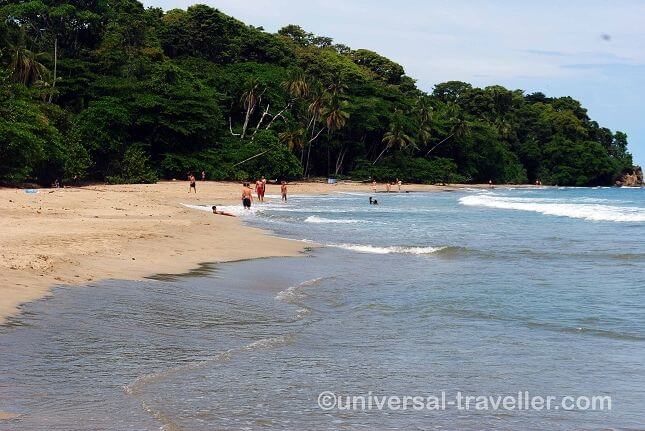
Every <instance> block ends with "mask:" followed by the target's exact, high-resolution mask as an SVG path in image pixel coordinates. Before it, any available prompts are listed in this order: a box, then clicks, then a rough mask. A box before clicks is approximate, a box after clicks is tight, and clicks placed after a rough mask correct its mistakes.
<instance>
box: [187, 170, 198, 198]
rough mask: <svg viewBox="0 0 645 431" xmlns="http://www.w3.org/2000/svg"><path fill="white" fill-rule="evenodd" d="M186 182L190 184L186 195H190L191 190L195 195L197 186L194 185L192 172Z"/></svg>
mask: <svg viewBox="0 0 645 431" xmlns="http://www.w3.org/2000/svg"><path fill="white" fill-rule="evenodd" d="M188 181H189V182H190V186H189V187H188V193H190V192H191V191H193V190H194V191H195V193H197V185H196V184H195V182H196V180H195V175H193V173H192V172H191V173H190V174H189V175H188Z"/></svg>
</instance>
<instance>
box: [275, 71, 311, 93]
mask: <svg viewBox="0 0 645 431" xmlns="http://www.w3.org/2000/svg"><path fill="white" fill-rule="evenodd" d="M282 86H283V87H284V89H285V90H286V91H287V93H289V94H290V95H291V97H293V98H294V99H300V98H303V97H306V96H307V95H308V94H309V83H308V82H307V79H306V78H305V75H304V73H302V72H301V71H296V72H293V73H292V74H291V76H290V77H289V80H288V81H285V82H284V83H283V84H282Z"/></svg>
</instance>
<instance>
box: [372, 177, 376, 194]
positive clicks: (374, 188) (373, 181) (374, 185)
mask: <svg viewBox="0 0 645 431" xmlns="http://www.w3.org/2000/svg"><path fill="white" fill-rule="evenodd" d="M372 191H373V192H374V193H376V180H372Z"/></svg>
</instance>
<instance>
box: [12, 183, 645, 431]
mask: <svg viewBox="0 0 645 431" xmlns="http://www.w3.org/2000/svg"><path fill="white" fill-rule="evenodd" d="M330 190H332V191H333V186H330ZM368 197H369V195H368V194H364V193H333V192H332V193H331V194H330V195H328V196H290V198H289V202H288V203H287V204H282V203H280V202H279V200H280V198H279V196H269V199H270V201H271V202H270V203H267V204H264V205H254V209H253V210H252V211H250V212H247V213H244V212H243V211H242V209H241V208H239V207H237V206H236V207H222V208H221V209H223V210H227V211H232V212H233V211H234V212H236V213H238V214H240V215H241V216H242V217H243V219H244V221H245V223H248V224H250V225H253V226H258V227H262V228H265V229H268V230H270V231H271V232H272V233H273V234H274V235H278V236H282V237H287V238H292V239H296V240H302V241H305V245H306V246H307V250H306V251H305V252H304V253H303V255H302V256H300V257H294V258H270V259H258V260H251V261H244V262H234V263H224V264H208V263H207V262H208V256H204V262H206V263H205V264H204V265H203V266H202V267H200V268H199V269H198V270H195V271H192V272H191V273H188V274H183V275H164V274H161V275H157V276H155V277H152V278H150V279H147V280H144V281H140V282H132V281H120V280H109V281H105V282H101V283H92V284H89V285H87V286H85V287H82V288H78V287H59V288H56V289H55V291H54V292H53V295H52V296H50V297H48V298H45V299H42V300H39V301H35V302H32V303H30V304H28V305H26V306H24V307H23V313H22V314H21V315H19V316H17V317H15V318H12V319H11V320H10V321H9V324H8V325H5V326H2V327H0V411H2V412H12V413H16V414H19V415H20V416H19V417H18V418H17V419H15V420H12V421H4V422H0V429H3V430H5V429H6V430H45V429H46V430H66V431H69V430H90V429H91V430H157V429H164V430H283V429H287V430H305V429H306V430H319V429H320V430H326V429H340V430H362V429H365V430H373V429H400V430H527V429H530V430H600V429H622V430H636V429H644V428H645V241H644V240H645V189H629V188H620V189H619V188H552V187H545V188H535V189H533V188H518V189H513V188H501V187H500V188H497V189H494V190H476V189H472V190H462V191H454V192H437V193H390V194H385V193H379V194H376V195H373V197H375V198H377V199H378V201H379V205H369V203H368ZM215 203H216V202H214V204H215ZM193 208H194V209H195V210H196V211H197V210H204V211H210V208H209V207H208V206H204V207H193ZM320 245H322V246H323V247H320ZM548 397H550V400H551V404H550V406H549V408H546V407H545V406H542V408H538V407H539V406H538V404H539V403H538V402H536V400H538V401H539V400H540V399H543V400H544V399H546V398H548ZM505 399H508V400H510V401H509V402H508V403H506V405H502V401H503V400H505ZM527 400H531V402H527ZM608 400H609V404H610V405H607V401H608ZM466 401H468V402H466ZM511 401H512V402H511ZM505 402H506V401H504V403H505ZM466 404H468V406H466ZM511 404H512V405H511Z"/></svg>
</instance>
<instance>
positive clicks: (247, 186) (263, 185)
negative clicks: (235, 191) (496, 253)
mask: <svg viewBox="0 0 645 431" xmlns="http://www.w3.org/2000/svg"><path fill="white" fill-rule="evenodd" d="M266 190H267V180H266V178H265V177H264V176H263V177H262V178H260V179H259V180H257V181H256V182H255V194H256V195H257V197H258V202H264V194H265V193H266ZM280 196H281V198H282V202H287V183H286V182H285V181H282V182H281V183H280ZM252 202H253V191H252V190H251V183H249V182H245V183H244V185H243V187H242V206H243V207H244V208H245V209H251V203H252Z"/></svg>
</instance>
